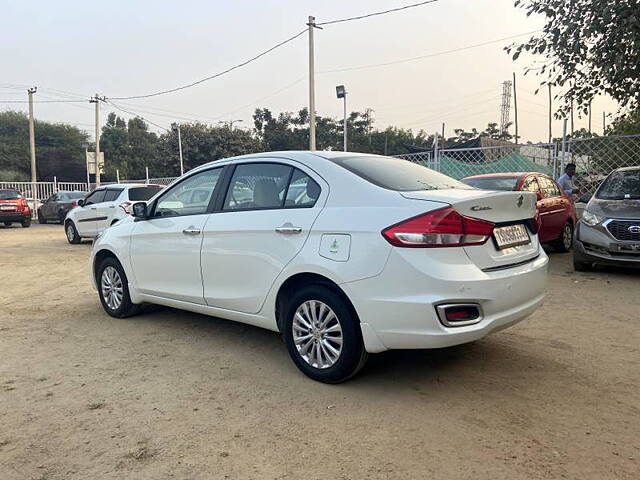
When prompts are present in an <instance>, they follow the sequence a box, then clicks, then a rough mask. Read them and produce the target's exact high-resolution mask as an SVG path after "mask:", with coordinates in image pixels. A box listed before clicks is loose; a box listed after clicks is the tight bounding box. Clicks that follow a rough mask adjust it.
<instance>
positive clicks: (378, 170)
mask: <svg viewBox="0 0 640 480" xmlns="http://www.w3.org/2000/svg"><path fill="white" fill-rule="evenodd" d="M331 161H333V162H334V163H336V164H337V165H340V166H341V167H343V168H346V169H347V170H349V171H350V172H352V173H355V174H356V175H358V176H359V177H362V178H364V179H365V180H367V181H368V182H370V183H373V184H374V185H377V186H378V187H382V188H386V189H387V190H396V191H398V192H410V191H415V190H441V189H448V188H460V189H465V190H469V189H470V187H469V186H468V185H465V184H464V183H462V182H460V181H458V180H455V179H453V178H451V177H447V176H446V175H443V174H442V173H439V172H436V171H435V170H431V169H430V168H426V167H423V166H420V165H416V164H415V163H411V162H409V161H407V160H400V159H397V158H391V157H373V156H371V157H369V156H364V155H363V156H357V157H342V158H332V159H331Z"/></svg>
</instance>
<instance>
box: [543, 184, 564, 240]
mask: <svg viewBox="0 0 640 480" xmlns="http://www.w3.org/2000/svg"><path fill="white" fill-rule="evenodd" d="M538 183H539V184H540V190H541V191H542V197H543V199H542V202H543V204H544V208H543V209H541V212H540V216H541V219H542V226H543V229H544V240H542V241H545V242H546V241H548V240H554V239H556V238H558V237H559V236H560V234H561V232H562V228H563V227H564V222H565V208H564V204H563V201H562V195H561V193H560V188H559V187H558V186H557V185H556V183H555V182H554V181H553V180H551V179H550V178H548V177H546V176H543V175H540V176H538Z"/></svg>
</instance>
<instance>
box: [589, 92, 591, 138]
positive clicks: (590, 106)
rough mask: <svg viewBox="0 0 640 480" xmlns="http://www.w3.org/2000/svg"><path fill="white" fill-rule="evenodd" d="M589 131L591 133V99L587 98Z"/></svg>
mask: <svg viewBox="0 0 640 480" xmlns="http://www.w3.org/2000/svg"><path fill="white" fill-rule="evenodd" d="M589 133H591V100H589Z"/></svg>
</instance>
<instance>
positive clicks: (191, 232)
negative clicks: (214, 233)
mask: <svg viewBox="0 0 640 480" xmlns="http://www.w3.org/2000/svg"><path fill="white" fill-rule="evenodd" d="M200 232H201V230H198V229H197V228H196V227H189V228H185V229H184V230H182V233H184V234H185V235H200Z"/></svg>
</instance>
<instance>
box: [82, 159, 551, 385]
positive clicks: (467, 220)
mask: <svg viewBox="0 0 640 480" xmlns="http://www.w3.org/2000/svg"><path fill="white" fill-rule="evenodd" d="M538 227H539V221H538V218H537V214H536V197H535V195H534V194H532V193H527V192H504V191H501V192H487V191H482V190H477V189H474V188H471V187H468V186H467V185H464V184H462V183H460V182H458V181H456V180H454V179H452V178H449V177H447V176H445V175H442V174H440V173H438V172H435V171H433V170H429V169H427V168H424V167H422V166H419V165H415V164H412V163H410V162H407V161H404V160H398V159H394V158H389V157H382V156H375V155H367V154H356V153H337V152H278V153H262V154H255V155H247V156H242V157H236V158H230V159H226V160H219V161H216V162H213V163H209V164H206V165H203V166H201V167H199V168H197V169H194V170H192V171H190V172H189V173H188V174H186V175H184V176H183V177H182V178H180V179H178V180H176V181H175V182H174V183H173V184H172V185H171V186H169V187H168V188H167V189H166V190H164V191H163V192H161V193H159V194H157V195H156V196H155V197H154V198H152V199H151V200H149V202H141V203H135V204H134V205H133V215H132V217H129V218H127V219H125V220H122V221H120V222H118V223H117V224H116V225H115V226H113V227H111V228H109V229H107V230H105V231H104V233H102V234H101V235H99V236H98V238H97V240H96V242H95V243H94V245H93V251H92V256H91V268H92V281H93V284H94V287H96V288H97V290H98V293H99V297H100V301H101V303H102V306H103V307H104V309H105V311H106V312H107V313H108V314H109V315H111V316H114V317H126V316H129V315H132V314H134V313H136V312H138V311H139V307H140V305H141V304H143V303H145V302H148V303H155V304H162V305H167V306H170V307H175V308H181V309H185V310H190V311H193V312H198V313H203V314H207V315H212V316H216V317H221V318H225V319H229V320H235V321H238V322H243V323H248V324H251V325H256V326H259V327H263V328H267V329H269V330H273V331H277V332H281V333H282V334H283V336H284V339H285V341H286V345H287V348H288V351H289V354H290V355H291V358H292V359H293V361H294V363H295V364H296V366H297V367H298V368H299V369H300V370H301V371H302V372H304V373H305V374H306V375H308V376H309V377H311V378H313V379H315V380H319V381H322V382H327V383H337V382H341V381H344V380H346V379H348V378H350V377H351V376H353V375H355V374H356V373H357V372H358V371H359V370H360V369H361V368H362V366H363V365H364V363H365V361H366V359H367V356H368V354H369V353H376V352H382V351H384V350H387V349H403V348H436V347H445V346H449V345H456V344H461V343H465V342H471V341H474V340H477V339H480V338H482V337H484V336H485V335H487V334H489V333H491V332H495V331H498V330H501V329H503V328H506V327H508V326H510V325H513V324H514V323H516V322H518V321H520V320H523V319H524V318H526V317H527V316H529V315H531V314H532V313H533V312H534V311H535V310H536V309H537V308H538V306H539V305H540V304H541V303H542V300H543V296H544V289H545V282H546V270H547V262H548V259H547V256H546V255H545V253H544V251H543V250H542V248H541V247H540V244H539V242H538V237H537V233H536V232H537V229H538Z"/></svg>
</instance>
